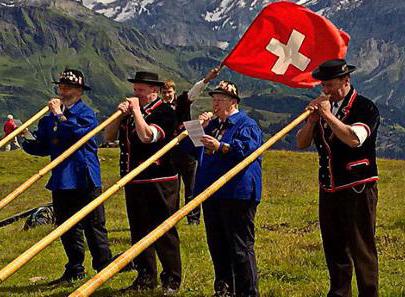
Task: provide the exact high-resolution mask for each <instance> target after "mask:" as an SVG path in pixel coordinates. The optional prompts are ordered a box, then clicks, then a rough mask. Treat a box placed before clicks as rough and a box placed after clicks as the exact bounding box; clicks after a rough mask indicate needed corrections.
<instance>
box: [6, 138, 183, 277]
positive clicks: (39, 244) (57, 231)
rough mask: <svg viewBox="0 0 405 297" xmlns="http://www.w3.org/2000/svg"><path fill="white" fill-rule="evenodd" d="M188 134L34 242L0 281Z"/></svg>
mask: <svg viewBox="0 0 405 297" xmlns="http://www.w3.org/2000/svg"><path fill="white" fill-rule="evenodd" d="M187 136H188V131H187V130H185V131H183V132H182V133H180V134H179V135H178V136H176V137H175V138H173V139H172V140H171V141H170V142H168V143H167V144H166V145H165V146H164V147H162V148H161V149H160V150H158V151H157V152H156V153H155V154H154V155H152V156H151V157H149V158H148V159H147V160H146V161H145V162H143V163H142V164H140V165H139V166H138V167H136V168H134V169H133V170H132V171H130V172H129V173H128V174H127V175H125V176H124V177H123V178H121V179H120V180H119V181H117V182H116V183H115V184H114V185H113V186H111V187H110V188H109V189H107V190H106V191H105V192H103V193H102V194H101V195H100V196H98V197H97V198H96V199H94V200H93V201H92V202H90V203H89V204H87V205H86V206H85V207H83V208H82V209H81V210H79V211H78V212H77V213H75V214H74V215H73V216H72V217H70V218H69V219H68V220H66V221H65V222H64V223H62V224H61V225H60V226H58V227H57V228H56V229H55V230H53V231H52V232H51V233H49V234H48V235H47V236H45V237H44V238H43V239H41V240H40V241H38V242H37V243H36V244H34V245H33V246H32V247H31V248H29V249H28V250H26V251H25V252H24V253H22V254H21V255H20V256H18V257H17V258H16V259H14V260H13V261H12V262H11V263H9V264H8V265H7V266H5V267H4V268H3V269H2V270H0V283H2V282H4V281H5V280H6V279H8V278H9V277H10V276H11V275H13V274H14V273H15V272H17V270H19V269H20V268H21V267H23V266H24V265H25V264H27V263H28V262H29V261H30V260H31V259H32V258H34V257H35V256H36V255H37V254H39V253H40V252H41V251H42V250H44V249H45V248H46V247H47V246H49V245H50V244H51V243H52V242H54V241H55V240H56V239H58V238H59V237H60V236H62V235H63V234H64V233H66V232H67V231H69V230H70V229H71V228H72V227H73V226H74V225H76V224H77V223H78V222H79V221H80V220H82V219H83V218H84V217H86V216H87V215H88V214H89V213H90V212H92V211H93V210H94V209H96V208H97V207H98V206H100V205H101V204H102V203H104V202H105V201H106V200H107V199H108V198H110V197H111V196H112V195H113V194H114V193H116V192H117V191H118V190H120V189H121V188H123V187H124V186H125V185H126V184H127V183H129V182H130V181H131V180H132V179H133V178H134V177H136V176H137V175H139V174H140V173H141V172H142V171H144V170H145V169H146V168H148V167H149V166H150V165H152V164H153V163H155V162H156V161H157V160H158V159H159V158H161V157H162V156H163V155H164V154H166V153H167V152H168V151H170V150H171V149H172V148H173V147H174V146H176V145H177V144H178V143H179V142H180V141H181V140H183V139H184V138H186V137H187Z"/></svg>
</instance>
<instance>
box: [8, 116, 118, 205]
mask: <svg viewBox="0 0 405 297" xmlns="http://www.w3.org/2000/svg"><path fill="white" fill-rule="evenodd" d="M121 114H122V111H120V110H118V111H116V112H115V113H113V114H112V115H111V116H110V117H109V118H108V119H106V120H105V121H104V122H102V123H101V124H100V125H98V126H97V127H96V128H94V129H93V130H91V131H90V132H88V133H87V134H86V135H84V136H83V137H82V138H80V139H79V140H78V141H77V142H76V143H75V144H74V145H72V146H71V147H70V148H68V149H67V150H66V151H64V152H63V153H62V154H61V155H59V156H58V157H57V158H56V159H54V160H53V161H52V162H50V163H49V164H48V165H46V166H45V167H44V168H42V169H41V170H39V171H38V173H36V174H34V175H33V176H31V177H30V178H29V179H28V180H27V181H25V182H24V183H23V184H21V185H20V186H19V187H18V188H16V189H15V190H14V191H12V192H11V193H10V194H8V195H7V196H6V197H4V198H3V199H2V200H0V209H2V208H4V207H5V206H7V205H8V204H9V203H10V202H11V201H13V200H14V199H15V198H17V197H18V196H19V195H21V194H22V193H24V191H25V190H27V189H28V188H29V187H31V186H32V185H33V184H34V183H35V182H36V181H38V180H39V179H41V177H43V176H44V175H45V174H47V173H48V172H49V171H51V170H52V169H54V168H55V167H56V166H58V165H59V164H60V163H62V162H63V161H64V160H65V159H66V158H68V157H70V155H72V154H73V153H74V152H75V151H77V150H78V149H79V148H80V147H81V146H82V145H84V144H85V143H86V142H87V141H88V140H89V139H90V138H92V137H93V136H94V135H96V134H97V133H98V132H100V131H101V130H103V129H104V128H105V127H107V126H108V125H109V124H111V123H112V122H113V121H114V120H116V119H117V118H118V117H119V116H121Z"/></svg>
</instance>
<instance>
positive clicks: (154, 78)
mask: <svg viewBox="0 0 405 297" xmlns="http://www.w3.org/2000/svg"><path fill="white" fill-rule="evenodd" d="M128 81H129V82H131V83H145V84H150V85H155V86H159V87H161V86H163V85H164V84H165V83H164V82H162V81H160V80H159V76H158V75H157V74H156V73H153V72H147V71H138V72H137V73H135V78H128Z"/></svg>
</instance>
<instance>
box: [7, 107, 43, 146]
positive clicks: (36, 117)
mask: <svg viewBox="0 0 405 297" xmlns="http://www.w3.org/2000/svg"><path fill="white" fill-rule="evenodd" d="M48 111H49V107H48V106H45V107H44V108H42V109H41V110H40V111H38V112H37V113H36V114H34V115H33V116H32V117H31V118H30V119H28V120H27V121H26V122H25V123H24V124H22V125H21V126H20V127H18V128H17V129H15V130H14V131H13V132H11V133H10V134H8V135H7V136H6V137H4V138H3V139H2V140H0V147H3V146H4V145H6V144H7V143H8V142H10V141H11V140H13V139H14V137H16V136H17V135H19V134H20V133H22V132H23V131H24V130H25V129H26V128H28V127H29V126H30V125H31V124H32V123H34V122H35V121H37V120H38V119H39V118H41V117H42V116H43V115H44V114H46V113H47V112H48Z"/></svg>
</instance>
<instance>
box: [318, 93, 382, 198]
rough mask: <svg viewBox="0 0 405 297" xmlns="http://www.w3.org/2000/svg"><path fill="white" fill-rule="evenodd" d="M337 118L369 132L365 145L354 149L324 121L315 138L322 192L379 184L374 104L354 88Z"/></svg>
mask: <svg viewBox="0 0 405 297" xmlns="http://www.w3.org/2000/svg"><path fill="white" fill-rule="evenodd" d="M336 117H337V118H338V119H340V120H341V121H342V122H343V123H345V124H347V125H359V126H363V127H364V128H366V130H367V132H368V137H367V139H366V140H365V141H364V143H363V145H362V146H360V147H356V148H351V147H349V146H348V145H347V144H345V143H343V142H342V141H340V140H339V139H338V138H337V137H336V135H334V134H333V133H332V130H331V129H330V127H329V126H328V124H327V123H326V121H325V120H324V119H322V118H321V119H320V120H319V122H318V124H317V126H316V128H315V134H314V140H315V144H316V148H317V150H318V153H319V183H320V186H321V188H322V189H323V190H325V191H329V192H335V191H338V190H343V189H347V188H351V187H354V186H356V185H361V184H364V183H368V182H374V181H376V180H378V173H377V164H376V150H375V143H376V138H377V129H378V126H379V124H380V115H379V112H378V109H377V107H376V106H375V104H374V103H373V102H372V101H371V100H369V99H367V98H365V97H363V96H361V95H358V94H357V91H356V90H354V89H353V87H352V88H351V90H350V92H349V94H347V96H346V97H345V98H344V100H343V102H342V105H341V106H340V108H339V110H338V112H337V114H336Z"/></svg>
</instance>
